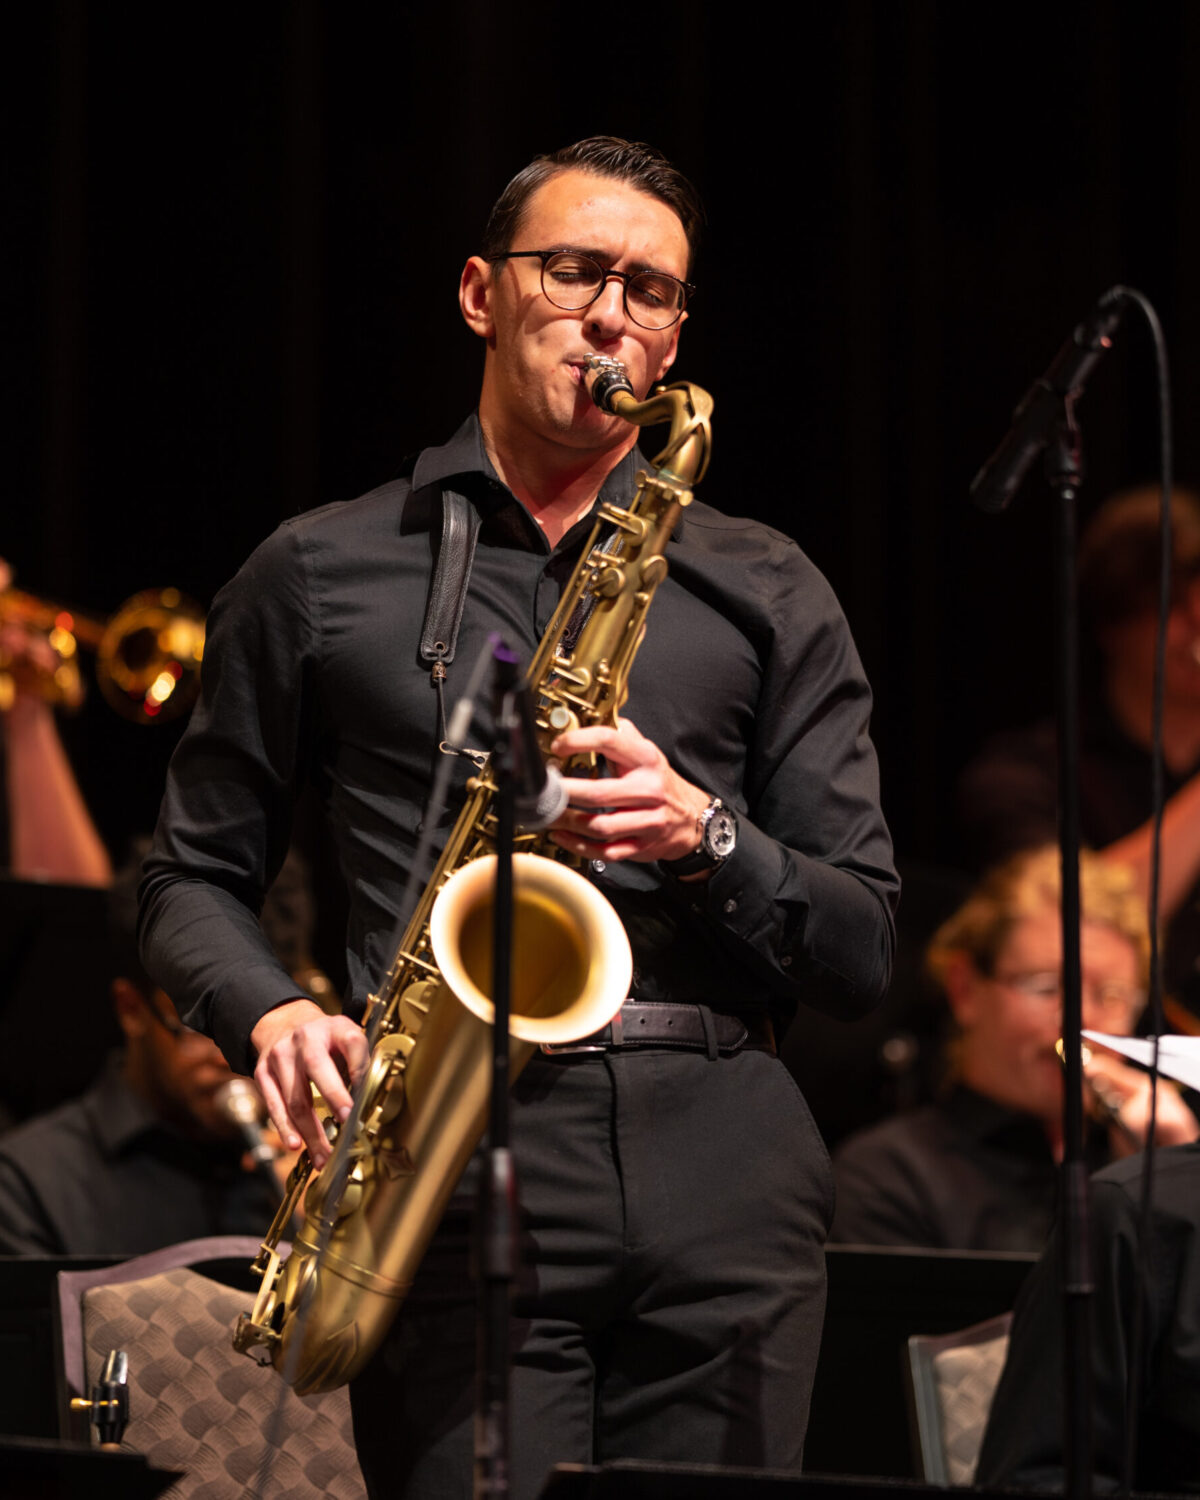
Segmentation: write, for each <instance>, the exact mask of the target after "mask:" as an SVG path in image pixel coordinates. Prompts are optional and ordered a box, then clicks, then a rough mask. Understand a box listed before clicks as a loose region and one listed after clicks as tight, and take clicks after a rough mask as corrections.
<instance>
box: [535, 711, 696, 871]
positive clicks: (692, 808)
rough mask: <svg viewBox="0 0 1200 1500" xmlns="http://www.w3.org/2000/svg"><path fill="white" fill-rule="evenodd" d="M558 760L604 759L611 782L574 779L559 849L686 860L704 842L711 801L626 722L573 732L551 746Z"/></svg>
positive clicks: (556, 831) (556, 832)
mask: <svg viewBox="0 0 1200 1500" xmlns="http://www.w3.org/2000/svg"><path fill="white" fill-rule="evenodd" d="M550 753H551V754H552V755H553V756H554V757H555V758H556V759H558V760H561V761H567V760H569V759H570V758H572V757H574V756H579V755H589V754H594V755H601V756H603V757H604V759H605V760H606V761H607V762H608V764H609V766H610V768H611V769H612V771H613V773H614V774H613V775H612V776H610V777H597V778H595V779H592V778H590V777H582V776H568V777H567V779H566V785H567V790H568V793H569V795H570V806H569V807H568V808H567V811H566V812H565V813H563V815H562V817H561V818H560V819H559V820H558V822H557V823H555V825H554V827H553V829H552V830H551V837H552V838H553V839H554V841H555V843H557V844H561V845H562V847H563V848H564V849H569V850H570V851H571V853H572V854H578V855H580V856H581V857H582V858H584V859H603V860H621V859H632V860H636V861H638V862H639V863H642V864H648V863H650V862H651V861H653V860H657V859H682V858H683V857H684V855H685V854H691V853H692V852H693V851H694V850H695V849H696V848H698V846H699V843H700V814H701V813H702V812H703V811H704V809H705V808H706V807H707V806H708V804H709V802H710V801H711V798H710V797H709V795H708V793H707V792H704V791H701V789H700V788H699V787H698V786H693V785H692V783H691V782H690V781H685V780H684V778H683V777H682V776H680V775H679V774H678V773H677V772H676V771H674V770H672V768H671V766H670V764H669V762H668V760H667V758H666V756H665V755H664V754H663V753H662V751H661V750H660V749H659V748H658V746H657V745H655V744H654V743H653V742H652V741H650V740H648V739H647V738H646V737H645V735H643V734H641V733H640V732H639V731H638V729H637V728H636V727H635V726H634V725H633V724H631V723H630V722H629V720H628V719H622V720H621V721H620V722H619V723H618V724H617V725H616V727H615V728H594V729H572V730H568V731H567V732H566V733H564V734H560V735H559V736H558V738H557V739H556V740H555V741H554V743H553V744H552V745H551V747H550Z"/></svg>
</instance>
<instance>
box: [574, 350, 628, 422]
mask: <svg viewBox="0 0 1200 1500" xmlns="http://www.w3.org/2000/svg"><path fill="white" fill-rule="evenodd" d="M583 363H584V377H583V380H584V384H585V385H586V386H587V388H588V395H590V396H591V398H592V400H593V401H594V402H595V403H596V405H597V406H598V407H599V408H600V410H601V411H607V412H611V413H612V415H613V416H614V417H615V416H619V415H620V413H619V412H618V411H617V410H616V408H615V407H614V406H613V404H612V403H613V397H614V396H615V395H616V394H617V392H618V391H625V392H627V393H628V394H629V395H630V396H632V395H633V394H634V390H633V386H632V384H631V383H630V380H629V371H628V370H626V368H625V366H624V365H623V364H622V363H621V361H620V360H619V359H610V358H609V356H608V355H607V354H589V355H588V356H587V358H586V359H585V360H584V362H583Z"/></svg>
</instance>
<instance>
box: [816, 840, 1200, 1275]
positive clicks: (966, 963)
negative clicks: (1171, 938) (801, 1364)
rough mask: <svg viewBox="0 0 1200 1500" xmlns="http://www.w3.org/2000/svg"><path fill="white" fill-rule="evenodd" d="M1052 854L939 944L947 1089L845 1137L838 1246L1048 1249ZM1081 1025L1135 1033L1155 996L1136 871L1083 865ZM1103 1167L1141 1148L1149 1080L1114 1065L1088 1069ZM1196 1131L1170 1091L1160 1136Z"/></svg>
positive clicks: (1056, 927)
mask: <svg viewBox="0 0 1200 1500" xmlns="http://www.w3.org/2000/svg"><path fill="white" fill-rule="evenodd" d="M1059 870H1060V860H1059V853H1058V849H1057V848H1056V847H1044V848H1042V849H1038V850H1033V851H1031V852H1030V853H1027V854H1023V855H1017V856H1016V857H1014V858H1013V859H1011V860H1009V861H1007V862H1006V863H1004V864H1003V865H1001V866H999V867H997V868H996V869H994V870H992V871H991V872H990V873H989V874H988V875H987V876H985V878H984V879H983V881H982V882H981V883H980V885H979V886H978V887H977V888H976V890H975V891H974V892H973V893H972V894H971V896H970V897H969V898H968V899H967V901H966V902H965V903H964V905H963V906H962V907H960V909H959V910H958V911H957V912H956V913H955V914H954V915H953V916H952V917H950V919H949V920H948V921H947V922H945V923H944V924H943V925H942V927H941V928H939V930H938V931H937V933H936V934H935V935H934V938H933V940H932V942H931V943H930V946H929V952H928V955H927V963H928V967H929V970H930V972H931V974H932V975H933V977H934V978H935V980H936V982H937V983H938V984H939V986H940V987H941V989H942V992H943V993H944V994H945V997H946V1001H947V1004H948V1006H949V1009H950V1012H951V1015H952V1017H953V1021H954V1028H955V1034H954V1039H953V1042H952V1043H951V1048H950V1059H951V1077H950V1083H949V1088H948V1090H947V1091H946V1092H945V1094H944V1095H943V1097H942V1098H941V1099H939V1100H938V1101H937V1102H936V1103H934V1104H932V1105H927V1106H924V1107H922V1108H920V1109H917V1110H914V1111H912V1112H911V1113H910V1114H905V1115H898V1116H896V1117H895V1118H893V1119H891V1120H886V1121H884V1122H883V1123H882V1124H880V1125H876V1126H873V1127H872V1128H871V1129H869V1130H866V1131H863V1132H861V1133H859V1134H858V1135H855V1136H851V1137H850V1138H849V1139H848V1140H847V1141H845V1142H844V1143H843V1144H842V1145H841V1146H840V1147H839V1148H838V1150H837V1152H836V1153H835V1155H834V1168H835V1174H836V1179H837V1213H836V1215H835V1218H834V1225H833V1237H834V1238H835V1239H837V1240H839V1241H841V1242H842V1243H845V1244H859V1245H911V1246H924V1247H929V1248H933V1249H941V1250H1040V1249H1041V1248H1042V1246H1043V1245H1044V1244H1045V1241H1046V1236H1047V1234H1048V1233H1049V1231H1050V1228H1051V1225H1052V1223H1053V1220H1054V1206H1055V1193H1056V1187H1057V1180H1058V1170H1057V1164H1058V1162H1059V1161H1060V1160H1061V1158H1062V1111H1063V1068H1062V1063H1061V1061H1060V1059H1059V1056H1058V1053H1057V1051H1056V1044H1057V1042H1058V1039H1059V1038H1060V1036H1061V1035H1062V932H1061V924H1062V913H1061V908H1060V891H1061V881H1060V876H1059ZM1079 873H1080V893H1081V900H1082V914H1083V920H1082V930H1081V951H1082V964H1083V1024H1084V1027H1085V1028H1087V1029H1088V1030H1093V1031H1106V1032H1110V1033H1112V1034H1114V1035H1117V1036H1127V1035H1129V1034H1130V1033H1131V1032H1132V1031H1133V1028H1134V1025H1135V1024H1136V1022H1137V1019H1138V1016H1139V1015H1140V1014H1141V1011H1142V1007H1143V1005H1144V1003H1145V999H1146V991H1145V984H1146V967H1147V962H1148V953H1149V936H1148V933H1147V929H1146V917H1145V908H1144V905H1143V902H1142V898H1141V895H1140V893H1139V892H1138V891H1137V889H1136V883H1135V880H1134V877H1133V874H1132V872H1131V871H1129V870H1126V869H1124V868H1123V867H1121V866H1118V865H1114V864H1112V863H1111V862H1109V861H1106V860H1103V859H1101V858H1099V857H1098V856H1097V855H1094V854H1087V853H1085V854H1084V855H1083V858H1082V862H1081V865H1080V872H1079ZM1085 1075H1086V1078H1087V1083H1088V1092H1089V1097H1090V1105H1091V1109H1092V1116H1093V1118H1092V1125H1091V1131H1090V1135H1089V1138H1088V1142H1087V1148H1088V1152H1089V1159H1090V1161H1091V1165H1092V1166H1093V1167H1099V1166H1101V1165H1103V1164H1104V1163H1105V1162H1106V1161H1108V1160H1110V1159H1111V1158H1113V1157H1119V1156H1125V1155H1128V1154H1129V1153H1130V1152H1131V1151H1136V1150H1137V1149H1139V1147H1140V1146H1141V1145H1142V1144H1143V1143H1144V1141H1145V1137H1146V1131H1147V1129H1148V1124H1149V1106H1150V1088H1149V1082H1148V1079H1147V1076H1146V1075H1145V1074H1144V1073H1142V1072H1141V1071H1140V1070H1139V1069H1137V1068H1134V1067H1131V1066H1129V1065H1127V1064H1126V1063H1124V1062H1122V1061H1120V1059H1118V1058H1116V1057H1112V1056H1110V1055H1109V1054H1107V1053H1099V1052H1096V1053H1093V1054H1092V1056H1091V1058H1090V1059H1089V1061H1088V1062H1087V1064H1086V1067H1085ZM1198 1135H1200V1121H1197V1119H1196V1117H1195V1116H1194V1115H1193V1114H1192V1112H1191V1110H1190V1109H1189V1108H1188V1107H1187V1105H1186V1104H1185V1103H1184V1101H1183V1099H1182V1098H1181V1096H1180V1094H1179V1092H1178V1090H1177V1089H1176V1088H1175V1087H1174V1085H1172V1084H1170V1083H1164V1084H1161V1085H1160V1087H1159V1099H1158V1129H1157V1135H1156V1139H1157V1140H1158V1141H1159V1142H1161V1143H1162V1144H1178V1143H1180V1142H1183V1141H1191V1140H1194V1139H1195V1138H1196V1137H1197V1136H1198Z"/></svg>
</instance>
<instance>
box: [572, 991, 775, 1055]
mask: <svg viewBox="0 0 1200 1500" xmlns="http://www.w3.org/2000/svg"><path fill="white" fill-rule="evenodd" d="M637 1047H667V1048H678V1049H680V1050H681V1051H685V1052H707V1053H708V1055H709V1057H713V1058H715V1057H732V1056H733V1055H734V1054H735V1053H737V1052H769V1053H771V1055H772V1056H774V1054H775V1033H774V1031H773V1029H772V1027H771V1018H770V1016H766V1015H761V1014H760V1015H752V1016H730V1015H725V1014H723V1013H722V1012H720V1011H715V1010H711V1009H710V1008H709V1007H708V1006H707V1005H680V1004H678V1003H677V1002H675V1001H667V1000H626V1002H625V1004H624V1005H622V1007H621V1009H620V1010H619V1011H618V1012H617V1014H616V1015H615V1016H614V1017H613V1018H612V1020H611V1021H610V1022H609V1023H608V1025H607V1026H602V1027H601V1028H600V1030H599V1031H593V1032H592V1034H591V1036H582V1037H580V1038H579V1040H578V1041H574V1042H543V1043H542V1051H543V1052H545V1053H547V1054H548V1055H549V1056H551V1057H564V1056H571V1055H573V1054H576V1053H581V1052H616V1051H628V1050H631V1049H633V1048H637Z"/></svg>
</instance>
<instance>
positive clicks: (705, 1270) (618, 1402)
mask: <svg viewBox="0 0 1200 1500" xmlns="http://www.w3.org/2000/svg"><path fill="white" fill-rule="evenodd" d="M512 1142H513V1150H514V1158H515V1161H516V1165H517V1173H518V1187H519V1191H520V1200H521V1219H520V1224H521V1231H520V1239H521V1246H520V1249H521V1262H522V1264H521V1269H520V1271H519V1273H518V1286H517V1293H516V1298H515V1302H514V1309H513V1317H512V1319H511V1325H510V1327H511V1367H512V1382H511V1401H512V1449H511V1453H512V1468H511V1494H512V1496H513V1500H532V1497H534V1496H536V1495H537V1494H538V1492H539V1491H540V1489H541V1486H542V1483H543V1481H544V1479H545V1476H546V1474H547V1473H548V1471H549V1470H550V1469H551V1467H552V1466H553V1465H554V1464H556V1463H560V1462H568V1461H571V1462H578V1463H600V1462H603V1461H605V1460H610V1459H616V1458H641V1459H655V1460H659V1461H664V1462H677V1463H706V1464H729V1465H741V1466H745V1467H751V1468H761V1467H767V1468H799V1466H800V1460H801V1454H802V1450H803V1443H804V1431H805V1426H806V1423H807V1418H808V1404H809V1397H810V1394H811V1390H812V1378H813V1371H814V1368H815V1366H816V1359H817V1352H818V1347H819V1343H820V1334H821V1323H822V1318H823V1314H824V1304H825V1263H824V1252H823V1246H824V1240H825V1235H826V1231H827V1229H828V1224H829V1218H830V1215H831V1211H832V1177H831V1174H830V1170H829V1160H828V1156H827V1154H826V1151H825V1147H824V1144H823V1143H822V1141H821V1139H820V1136H819V1135H818V1133H817V1130H816V1127H815V1126H814V1124H813V1121H812V1116H811V1115H810V1113H809V1111H808V1107H807V1105H806V1104H805V1103H804V1100H803V1099H802V1098H801V1096H800V1092H799V1090H798V1089H797V1088H796V1085H795V1083H794V1082H793V1080H792V1078H791V1076H790V1074H788V1072H787V1070H786V1069H785V1068H784V1067H783V1065H782V1064H781V1063H780V1062H779V1061H778V1060H777V1059H775V1058H773V1057H770V1056H769V1055H768V1054H766V1053H763V1052H743V1053H740V1054H738V1055H736V1056H734V1057H728V1058H718V1059H715V1060H711V1061H710V1060H709V1059H708V1058H707V1057H706V1056H705V1055H704V1054H703V1053H697V1052H675V1053H669V1052H666V1051H657V1052H650V1051H647V1052H635V1051H617V1052H610V1053H603V1054H583V1055H574V1056H571V1055H568V1056H566V1057H561V1058H544V1057H541V1056H537V1057H535V1058H534V1060H533V1061H532V1062H531V1063H530V1064H529V1065H528V1066H527V1068H526V1069H525V1071H524V1073H523V1074H522V1075H521V1077H520V1078H519V1079H518V1081H517V1083H516V1086H515V1088H514V1091H513V1120H512ZM474 1175H475V1174H474V1173H473V1172H472V1171H471V1170H470V1169H469V1170H468V1174H467V1177H468V1178H471V1177H473V1176H474ZM464 1199H465V1201H464ZM472 1218H473V1204H471V1202H470V1201H469V1198H466V1195H465V1194H464V1193H462V1192H460V1193H459V1194H458V1195H456V1198H455V1200H454V1202H453V1203H452V1204H451V1207H450V1209H449V1210H448V1211H447V1213H446V1216H445V1218H444V1219H443V1222H442V1224H441V1226H440V1227H439V1230H438V1232H437V1234H436V1235H435V1237H434V1241H433V1243H432V1245H431V1247H430V1250H429V1252H428V1254H427V1256H426V1258H425V1261H424V1263H423V1265H422V1267H421V1271H420V1273H419V1275H418V1277H417V1282H416V1285H415V1286H414V1288H413V1291H412V1293H411V1294H410V1296H409V1298H408V1300H407V1301H406V1303H405V1304H404V1306H403V1308H402V1310H401V1312H400V1314H399V1316H398V1317H397V1320H396V1322H395V1324H394V1325H393V1328H392V1330H391V1332H390V1334H389V1336H388V1338H387V1340H386V1342H385V1343H384V1345H383V1347H382V1348H381V1349H380V1351H379V1353H378V1354H377V1355H376V1357H375V1358H374V1360H373V1361H372V1362H371V1364H370V1365H369V1366H368V1367H367V1369H366V1370H365V1371H364V1372H363V1374H362V1375H361V1376H360V1377H359V1378H358V1379H357V1381H355V1383H354V1385H353V1386H352V1387H351V1402H352V1406H353V1411H354V1426H355V1435H356V1438H357V1441H358V1449H359V1458H360V1462H361V1464H362V1468H363V1473H364V1476H365V1478H366V1481H367V1487H368V1491H369V1493H370V1495H371V1496H372V1497H373V1500H401V1497H403V1500H470V1496H471V1486H472V1452H473V1431H472V1428H473V1412H474V1406H475V1365H476V1290H475V1284H474V1282H473V1281H472V1279H471V1275H470V1234H471V1224H472Z"/></svg>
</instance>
